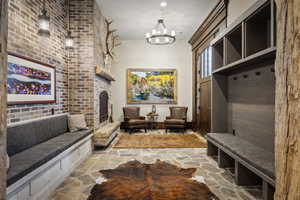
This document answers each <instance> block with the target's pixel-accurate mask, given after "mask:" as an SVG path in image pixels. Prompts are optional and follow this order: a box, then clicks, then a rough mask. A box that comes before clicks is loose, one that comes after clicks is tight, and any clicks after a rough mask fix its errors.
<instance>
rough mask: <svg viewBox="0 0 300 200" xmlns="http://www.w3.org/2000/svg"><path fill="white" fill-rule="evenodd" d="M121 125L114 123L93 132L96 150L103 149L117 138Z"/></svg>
mask: <svg viewBox="0 0 300 200" xmlns="http://www.w3.org/2000/svg"><path fill="white" fill-rule="evenodd" d="M120 126H121V123H120V122H118V121H116V122H113V123H108V124H106V125H105V126H103V127H101V128H100V129H98V130H97V131H95V133H94V136H93V143H94V146H95V148H96V149H103V148H106V147H108V146H109V145H110V143H111V142H112V141H113V140H114V139H115V138H116V137H117V136H118V130H119V129H120Z"/></svg>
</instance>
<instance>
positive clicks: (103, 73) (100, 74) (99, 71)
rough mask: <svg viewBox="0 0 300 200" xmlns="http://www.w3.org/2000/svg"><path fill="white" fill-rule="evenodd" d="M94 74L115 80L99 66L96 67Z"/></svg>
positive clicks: (108, 79)
mask: <svg viewBox="0 0 300 200" xmlns="http://www.w3.org/2000/svg"><path fill="white" fill-rule="evenodd" d="M95 71H96V75H97V76H99V77H101V78H104V79H105V80H107V81H115V79H114V77H113V75H112V74H111V73H109V72H106V71H105V70H103V69H102V68H101V67H96V70H95Z"/></svg>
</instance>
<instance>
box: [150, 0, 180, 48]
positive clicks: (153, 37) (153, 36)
mask: <svg viewBox="0 0 300 200" xmlns="http://www.w3.org/2000/svg"><path fill="white" fill-rule="evenodd" d="M160 6H161V8H162V10H163V9H164V8H166V7H167V2H166V1H163V2H161V4H160ZM175 36H176V33H175V31H174V30H172V31H171V32H168V29H167V27H166V25H165V23H164V20H163V19H162V18H161V19H159V20H158V23H157V25H156V26H155V27H154V29H153V30H152V32H151V33H146V41H147V42H148V43H149V44H152V45H167V44H173V43H174V42H175V41H176V37H175Z"/></svg>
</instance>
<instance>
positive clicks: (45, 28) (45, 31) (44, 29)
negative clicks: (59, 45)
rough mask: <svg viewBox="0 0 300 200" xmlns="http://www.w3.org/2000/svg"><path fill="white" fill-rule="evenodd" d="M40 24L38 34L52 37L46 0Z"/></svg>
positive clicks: (39, 17) (39, 18) (39, 19)
mask: <svg viewBox="0 0 300 200" xmlns="http://www.w3.org/2000/svg"><path fill="white" fill-rule="evenodd" d="M38 25H39V31H38V34H39V35H40V36H42V37H50V17H49V16H48V15H47V10H46V0H44V1H43V9H42V13H41V15H39V16H38Z"/></svg>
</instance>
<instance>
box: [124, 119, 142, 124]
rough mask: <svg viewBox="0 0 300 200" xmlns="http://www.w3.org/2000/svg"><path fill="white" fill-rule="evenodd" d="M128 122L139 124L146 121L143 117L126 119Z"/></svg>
mask: <svg viewBox="0 0 300 200" xmlns="http://www.w3.org/2000/svg"><path fill="white" fill-rule="evenodd" d="M128 123H129V124H130V125H140V124H145V123H146V121H145V120H143V119H130V120H129V121H128Z"/></svg>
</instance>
